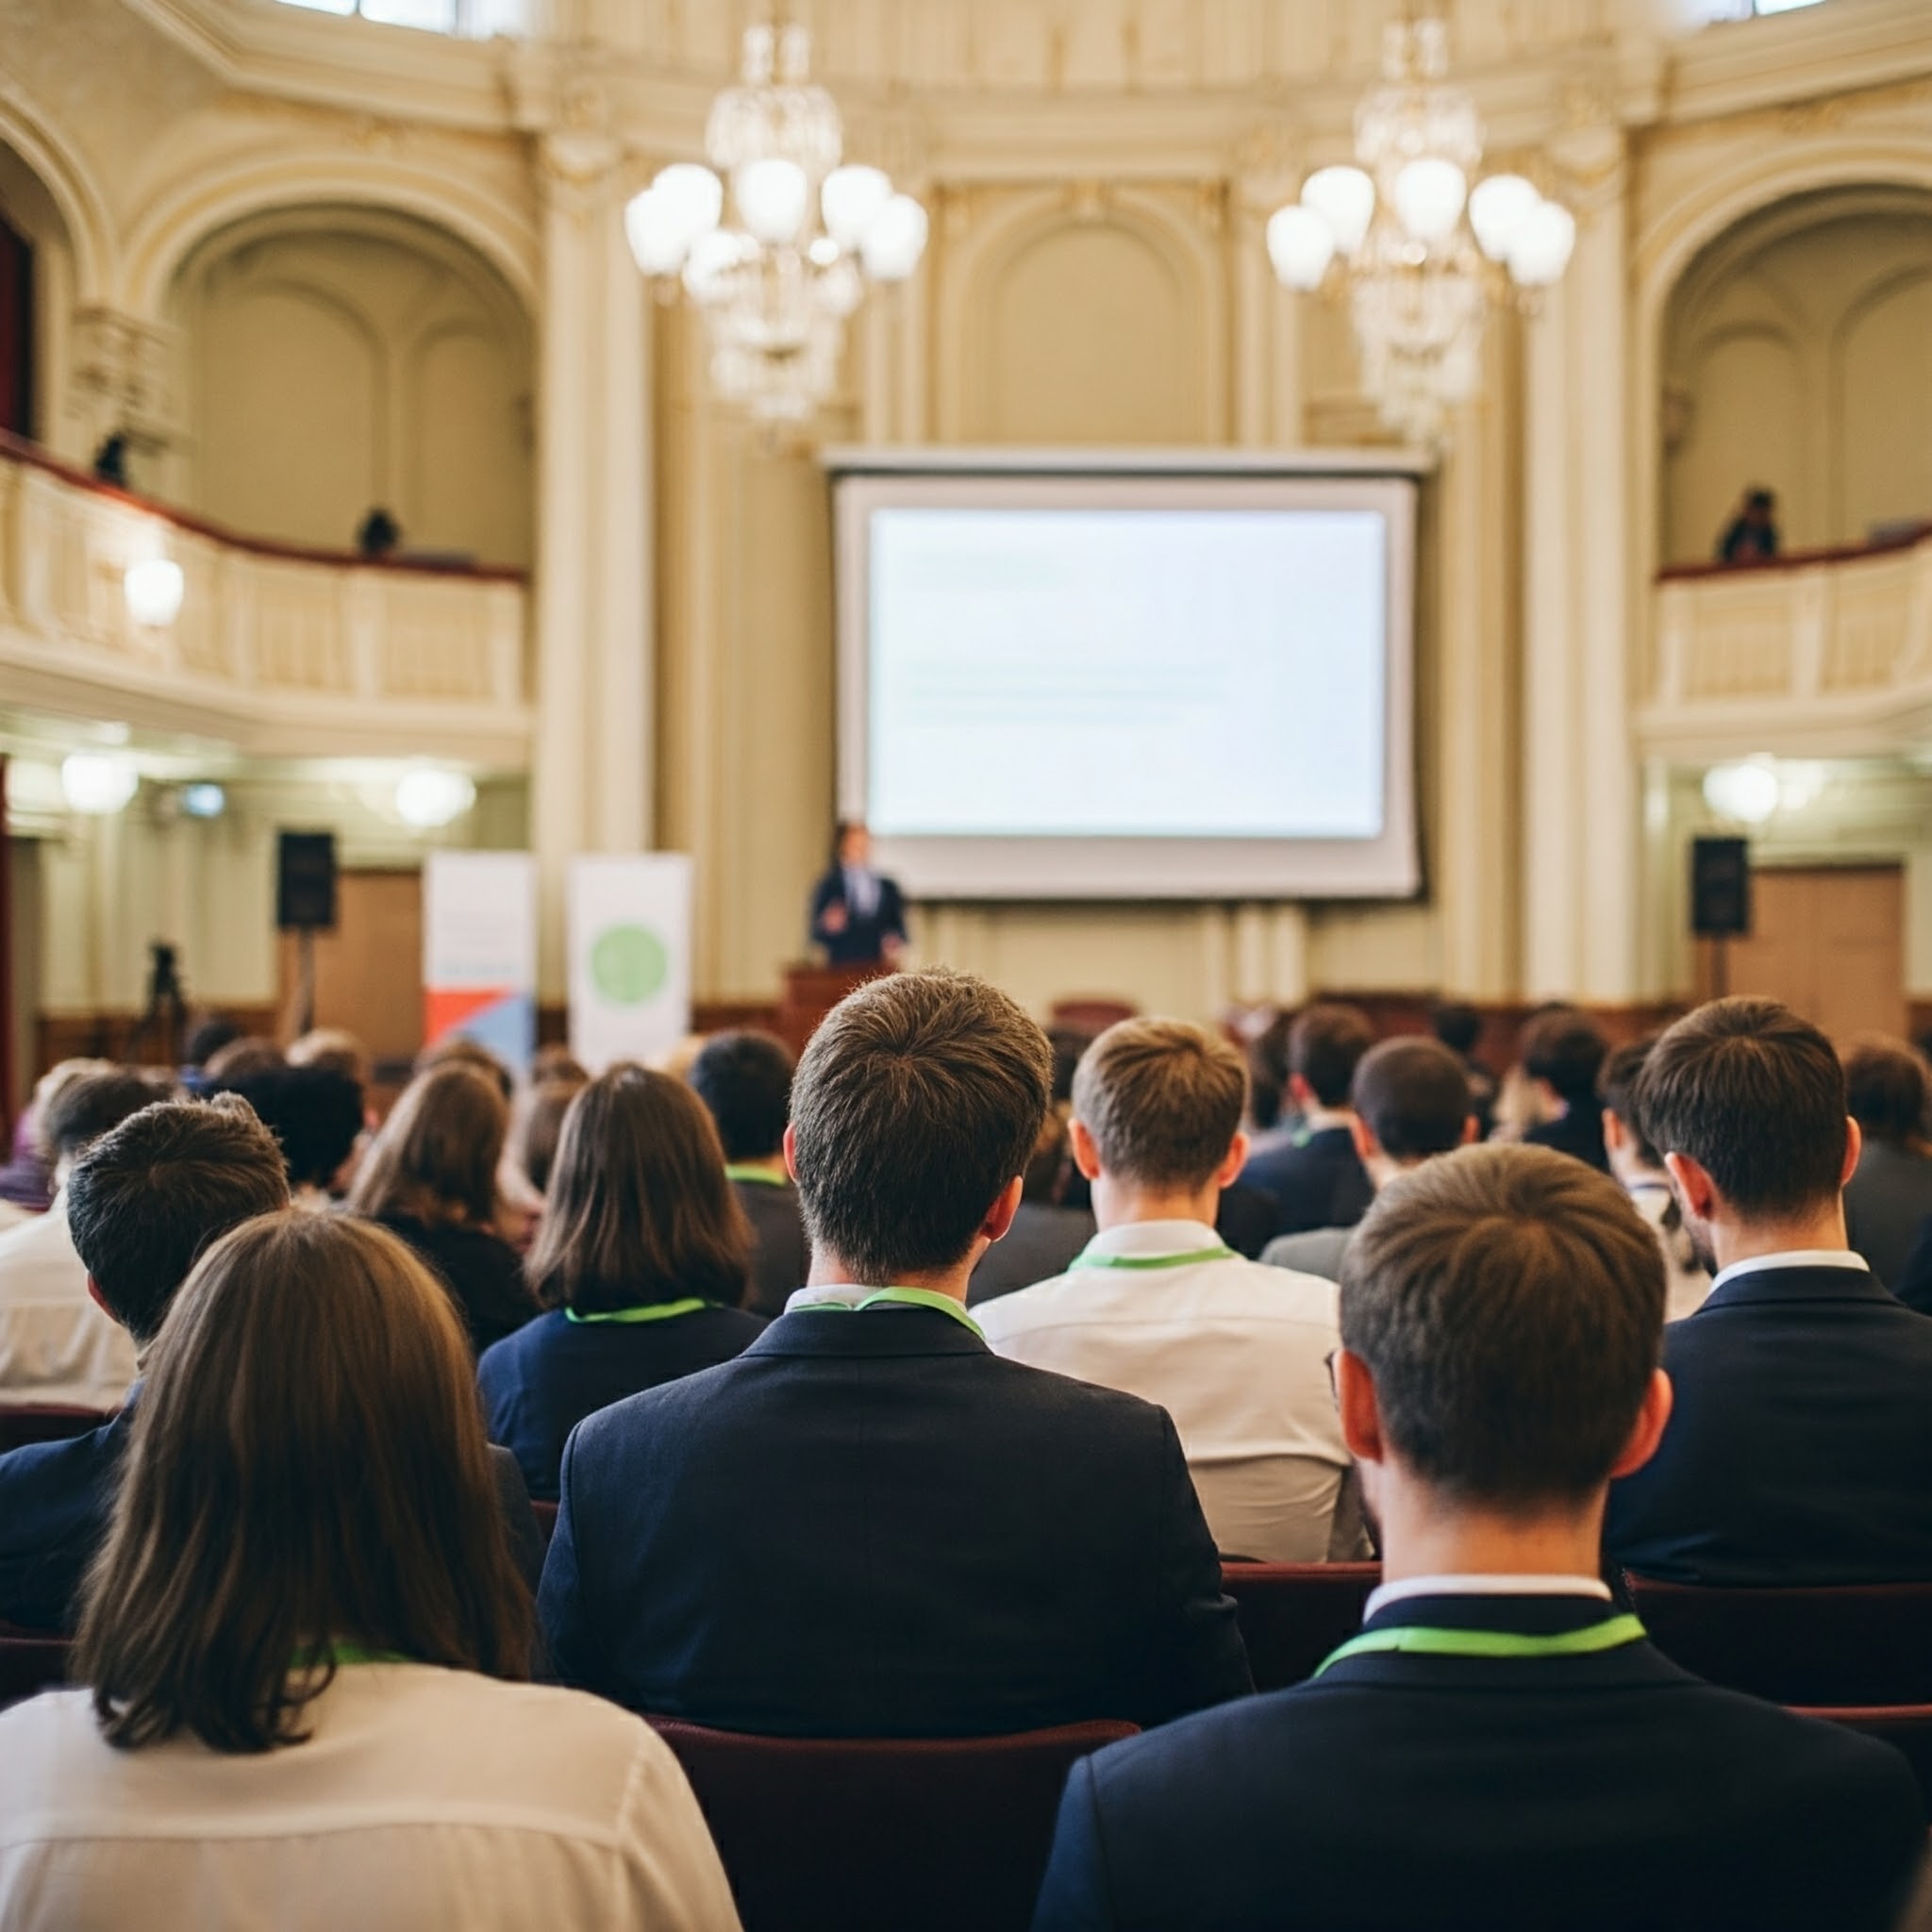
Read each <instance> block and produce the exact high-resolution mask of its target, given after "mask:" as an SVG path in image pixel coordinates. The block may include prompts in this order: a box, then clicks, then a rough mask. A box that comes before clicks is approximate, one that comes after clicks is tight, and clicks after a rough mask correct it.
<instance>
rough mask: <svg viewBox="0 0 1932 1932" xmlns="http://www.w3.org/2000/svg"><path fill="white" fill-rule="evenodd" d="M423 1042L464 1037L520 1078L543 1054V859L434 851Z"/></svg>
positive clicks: (426, 902) (426, 875)
mask: <svg viewBox="0 0 1932 1932" xmlns="http://www.w3.org/2000/svg"><path fill="white" fill-rule="evenodd" d="M423 990H424V996H423V1004H424V1041H425V1045H434V1044H435V1043H436V1041H439V1040H443V1039H447V1038H448V1037H449V1036H450V1035H451V1034H455V1033H460V1034H462V1035H464V1036H465V1037H466V1038H468V1039H471V1040H474V1041H477V1042H478V1043H479V1044H480V1045H483V1046H487V1047H488V1048H489V1049H490V1051H491V1053H493V1054H495V1055H496V1056H497V1058H499V1059H502V1060H504V1061H505V1062H507V1063H508V1065H509V1066H510V1067H512V1068H514V1069H515V1070H516V1071H517V1072H518V1073H520V1074H521V1073H527V1072H528V1071H529V1066H530V1057H531V1055H532V1054H534V1053H535V1052H536V1050H537V861H536V860H535V859H534V858H532V857H531V856H530V855H529V854H528V853H527V852H431V853H429V854H428V855H427V856H426V857H425V859H424V861H423Z"/></svg>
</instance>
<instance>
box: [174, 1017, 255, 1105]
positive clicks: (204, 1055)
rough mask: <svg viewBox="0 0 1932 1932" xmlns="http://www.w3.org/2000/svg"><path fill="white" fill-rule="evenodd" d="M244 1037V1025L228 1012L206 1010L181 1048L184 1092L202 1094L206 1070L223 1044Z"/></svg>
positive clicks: (189, 1032) (189, 1030)
mask: <svg viewBox="0 0 1932 1932" xmlns="http://www.w3.org/2000/svg"><path fill="white" fill-rule="evenodd" d="M241 1038H242V1029H241V1027H240V1026H238V1025H237V1024H235V1022H234V1021H233V1020H231V1019H229V1018H228V1016H227V1015H226V1014H225V1013H205V1014H204V1015H203V1016H202V1017H201V1018H200V1019H199V1020H197V1021H196V1022H195V1023H194V1024H193V1025H192V1026H191V1027H190V1028H189V1029H188V1038H187V1040H186V1041H183V1043H182V1047H181V1074H180V1079H181V1089H182V1091H183V1092H186V1093H200V1092H201V1091H202V1090H203V1086H204V1080H203V1074H202V1069H203V1068H205V1067H206V1066H207V1065H208V1061H209V1060H211V1059H212V1058H214V1057H215V1055H216V1054H218V1053H220V1052H221V1050H222V1049H223V1047H225V1046H226V1045H227V1044H228V1043H229V1042H230V1041H236V1040H240V1039H241Z"/></svg>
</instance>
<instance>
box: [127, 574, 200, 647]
mask: <svg viewBox="0 0 1932 1932" xmlns="http://www.w3.org/2000/svg"><path fill="white" fill-rule="evenodd" d="M121 588H122V590H123V591H124V592H125V595H126V598H127V614H128V615H129V616H130V617H132V618H133V619H134V621H135V623H136V624H139V625H146V626H148V627H149V628H150V629H154V630H162V629H165V628H166V627H167V626H168V625H171V624H173V623H174V621H175V618H176V617H177V616H178V615H179V614H180V610H181V597H182V593H183V592H184V591H186V590H187V588H188V580H187V578H186V577H184V576H183V575H182V574H181V566H180V565H179V564H178V563H176V562H175V559H174V558H171V557H149V558H142V561H141V562H140V563H130V564H129V565H128V566H127V574H126V575H125V576H124V577H123V578H122V580H121Z"/></svg>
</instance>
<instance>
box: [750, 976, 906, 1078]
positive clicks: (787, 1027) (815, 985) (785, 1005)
mask: <svg viewBox="0 0 1932 1932" xmlns="http://www.w3.org/2000/svg"><path fill="white" fill-rule="evenodd" d="M894 970H895V969H894V968H892V967H891V966H889V965H887V964H886V962H885V961H884V960H883V959H874V960H873V961H872V962H871V964H869V965H865V966H819V965H815V964H813V963H812V962H811V961H809V960H806V961H802V962H801V963H799V964H798V965H795V966H788V967H786V969H785V996H784V998H783V999H782V1000H780V1002H779V1003H778V1037H779V1038H780V1039H781V1040H782V1041H784V1042H785V1044H786V1045H787V1046H789V1047H790V1048H791V1051H792V1052H793V1053H794V1054H800V1053H803V1052H804V1051H805V1043H806V1041H808V1040H809V1039H810V1038H811V1037H812V1035H813V1034H814V1033H816V1032H817V1031H818V1028H819V1022H820V1021H821V1020H823V1019H824V1017H825V1015H826V1014H827V1013H829V1012H830V1011H831V1010H832V1008H834V1007H836V1006H837V1005H838V1004H839V1002H840V1001H841V1000H842V999H843V998H844V997H845V995H846V994H847V993H848V992H850V991H852V990H853V988H855V987H859V986H863V985H864V984H865V983H866V981H867V980H869V979H880V978H883V977H884V976H885V974H888V973H891V972H892V971H894Z"/></svg>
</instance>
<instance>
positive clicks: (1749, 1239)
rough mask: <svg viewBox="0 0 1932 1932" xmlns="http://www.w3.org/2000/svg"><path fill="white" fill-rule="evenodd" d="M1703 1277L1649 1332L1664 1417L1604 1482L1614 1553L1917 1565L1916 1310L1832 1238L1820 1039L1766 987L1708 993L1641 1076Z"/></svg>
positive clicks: (1703, 1574)
mask: <svg viewBox="0 0 1932 1932" xmlns="http://www.w3.org/2000/svg"><path fill="white" fill-rule="evenodd" d="M1636 1103H1637V1108H1638V1111H1639V1112H1640V1114H1641V1116H1642V1120H1643V1131H1644V1138H1645V1139H1646V1140H1648V1141H1650V1142H1651V1144H1652V1145H1653V1146H1655V1147H1657V1148H1658V1149H1660V1150H1661V1151H1662V1152H1663V1156H1664V1164H1665V1165H1666V1167H1667V1168H1668V1169H1669V1170H1670V1174H1671V1180H1672V1184H1673V1185H1674V1188H1675V1189H1676V1191H1677V1197H1678V1200H1679V1202H1680V1204H1681V1206H1682V1208H1683V1214H1684V1226H1685V1229H1686V1230H1687V1232H1688V1233H1689V1234H1690V1236H1691V1242H1692V1244H1693V1246H1695V1248H1696V1249H1697V1252H1698V1255H1699V1257H1700V1258H1701V1259H1702V1260H1703V1261H1704V1262H1705V1264H1706V1266H1707V1267H1709V1268H1711V1269H1712V1270H1713V1271H1714V1272H1715V1274H1716V1276H1717V1278H1716V1280H1715V1281H1714V1282H1713V1283H1712V1285H1711V1291H1710V1294H1709V1296H1708V1298H1707V1300H1706V1301H1705V1303H1704V1305H1703V1307H1700V1308H1699V1309H1698V1310H1697V1311H1696V1313H1695V1314H1692V1315H1690V1316H1688V1317H1687V1318H1686V1319H1685V1320H1683V1321H1681V1322H1674V1323H1673V1324H1671V1326H1670V1328H1669V1329H1668V1330H1667V1331H1666V1333H1665V1337H1664V1364H1665V1366H1666V1367H1667V1368H1668V1369H1669V1370H1670V1373H1671V1379H1672V1381H1673V1382H1674V1384H1675V1386H1676V1391H1677V1406H1676V1411H1675V1413H1674V1416H1673V1417H1672V1419H1671V1425H1670V1427H1669V1429H1668V1430H1666V1431H1665V1434H1664V1439H1663V1446H1662V1448H1661V1449H1660V1450H1659V1451H1658V1453H1657V1457H1655V1458H1654V1459H1653V1461H1652V1462H1651V1464H1650V1465H1649V1467H1648V1468H1646V1469H1644V1470H1642V1471H1641V1472H1639V1473H1638V1474H1635V1475H1632V1476H1630V1477H1628V1478H1627V1479H1626V1480H1624V1481H1623V1482H1621V1483H1619V1484H1618V1485H1617V1486H1616V1488H1615V1489H1613V1490H1612V1491H1611V1492H1610V1511H1609V1522H1608V1526H1607V1539H1606V1540H1607V1547H1608V1550H1609V1553H1610V1554H1611V1556H1613V1557H1615V1558H1616V1560H1617V1561H1618V1562H1620V1563H1622V1564H1624V1565H1625V1566H1626V1567H1628V1568H1630V1569H1632V1570H1636V1571H1640V1572H1641V1573H1642V1574H1645V1575H1647V1576H1660V1577H1664V1578H1667V1579H1670V1580H1672V1581H1676V1582H1686V1583H1710V1584H1793V1585H1796V1584H1832V1583H1889V1582H1901V1581H1905V1580H1907V1579H1910V1578H1920V1579H1932V1322H1928V1321H1927V1320H1926V1319H1925V1318H1924V1316H1923V1315H1919V1314H1915V1313H1914V1312H1913V1311H1912V1310H1910V1309H1909V1308H1907V1307H1904V1306H1902V1305H1901V1304H1900V1303H1899V1302H1897V1301H1896V1300H1894V1299H1893V1298H1892V1296H1891V1295H1890V1293H1889V1292H1888V1291H1887V1290H1886V1288H1885V1286H1884V1284H1883V1283H1881V1282H1880V1281H1879V1280H1878V1279H1877V1278H1876V1276H1874V1274H1872V1272H1871V1270H1870V1269H1869V1268H1868V1267H1867V1266H1866V1264H1865V1262H1864V1260H1863V1259H1862V1258H1861V1257H1859V1256H1857V1255H1856V1254H1854V1253H1853V1252H1852V1250H1851V1247H1850V1244H1849V1242H1848V1241H1846V1239H1845V1217H1844V1210H1843V1208H1842V1206H1841V1204H1840V1190H1841V1189H1842V1187H1843V1185H1844V1182H1845V1179H1846V1177H1847V1176H1848V1175H1849V1174H1851V1173H1852V1171H1853V1169H1854V1168H1855V1167H1856V1166H1857V1159H1858V1139H1859V1137H1858V1129H1857V1124H1856V1123H1855V1122H1853V1121H1851V1120H1849V1119H1848V1118H1847V1117H1846V1112H1845V1079H1844V1074H1843V1071H1842V1069H1841V1068H1840V1064H1839V1059H1838V1056H1837V1054H1836V1053H1834V1052H1833V1051H1832V1046H1831V1042H1830V1041H1828V1040H1826V1039H1825V1038H1824V1035H1823V1034H1822V1033H1820V1032H1819V1031H1818V1030H1817V1028H1816V1027H1814V1026H1810V1025H1808V1024H1806V1022H1804V1021H1803V1020H1800V1019H1799V1018H1798V1017H1797V1015H1796V1014H1794V1013H1792V1012H1790V1011H1789V1010H1788V1009H1787V1008H1783V1007H1781V1006H1779V1005H1777V1003H1776V1002H1775V1001H1773V1000H1750V999H1732V1000H1718V1001H1715V1002H1713V1003H1712V1004H1711V1005H1709V1006H1707V1007H1702V1008H1699V1009H1698V1010H1697V1011H1696V1012H1694V1013H1691V1015H1689V1016H1688V1017H1687V1018H1685V1019H1682V1020H1680V1021H1678V1022H1677V1024H1675V1025H1674V1026H1673V1027H1672V1028H1671V1029H1670V1030H1669V1031H1668V1032H1667V1033H1665V1034H1664V1036H1663V1037H1662V1039H1660V1040H1659V1041H1657V1045H1656V1046H1655V1047H1653V1048H1652V1050H1651V1053H1650V1057H1649V1058H1648V1059H1647V1060H1646V1061H1645V1063H1644V1067H1643V1072H1642V1073H1641V1075H1640V1076H1639V1079H1638V1086H1637V1091H1636Z"/></svg>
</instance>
